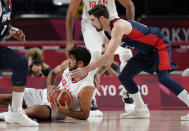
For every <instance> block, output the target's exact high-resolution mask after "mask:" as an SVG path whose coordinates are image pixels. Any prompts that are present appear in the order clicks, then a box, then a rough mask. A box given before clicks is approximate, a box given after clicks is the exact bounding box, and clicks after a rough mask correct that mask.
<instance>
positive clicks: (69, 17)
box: [65, 0, 81, 57]
mask: <svg viewBox="0 0 189 131" xmlns="http://www.w3.org/2000/svg"><path fill="white" fill-rule="evenodd" d="M80 3H81V0H71V1H70V4H69V7H68V10H67V14H66V40H67V43H66V49H65V53H66V56H67V57H68V52H69V51H70V50H71V49H72V48H74V43H73V27H74V16H75V13H76V11H77V9H78V8H79V5H80Z"/></svg>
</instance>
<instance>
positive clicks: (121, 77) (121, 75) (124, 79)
mask: <svg viewBox="0 0 189 131" xmlns="http://www.w3.org/2000/svg"><path fill="white" fill-rule="evenodd" d="M118 78H119V80H120V81H121V82H128V81H129V80H130V79H131V78H129V77H127V76H126V75H125V74H124V73H122V72H121V73H120V74H119V77H118Z"/></svg>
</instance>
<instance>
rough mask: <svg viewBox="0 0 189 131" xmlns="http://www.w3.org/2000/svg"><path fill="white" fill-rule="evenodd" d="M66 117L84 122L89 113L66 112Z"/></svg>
mask: <svg viewBox="0 0 189 131" xmlns="http://www.w3.org/2000/svg"><path fill="white" fill-rule="evenodd" d="M66 115H68V116H69V117H72V118H75V119H80V120H86V119H87V118H88V117H89V111H86V112H84V111H68V112H67V113H66Z"/></svg>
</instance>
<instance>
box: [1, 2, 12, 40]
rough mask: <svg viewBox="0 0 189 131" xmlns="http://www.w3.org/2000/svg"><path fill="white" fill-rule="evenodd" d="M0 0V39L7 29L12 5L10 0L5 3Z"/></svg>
mask: <svg viewBox="0 0 189 131" xmlns="http://www.w3.org/2000/svg"><path fill="white" fill-rule="evenodd" d="M0 1H1V2H0V33H1V34H0V40H3V38H4V37H5V35H6V33H7V32H8V29H9V22H10V17H11V10H12V9H11V8H12V7H11V2H10V0H9V2H8V3H7V4H5V3H4V0H0Z"/></svg>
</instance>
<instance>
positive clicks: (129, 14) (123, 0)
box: [118, 0, 135, 20]
mask: <svg viewBox="0 0 189 131" xmlns="http://www.w3.org/2000/svg"><path fill="white" fill-rule="evenodd" d="M118 1H119V3H120V4H121V5H122V6H124V7H125V9H126V18H127V19H132V20H134V18H135V6H134V4H133V2H132V1H131V0H118Z"/></svg>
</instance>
